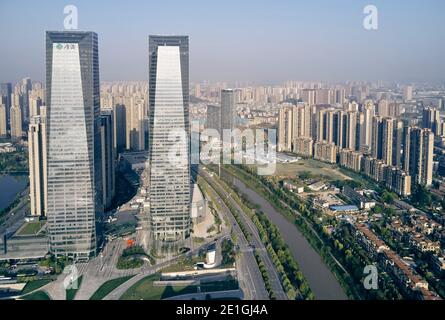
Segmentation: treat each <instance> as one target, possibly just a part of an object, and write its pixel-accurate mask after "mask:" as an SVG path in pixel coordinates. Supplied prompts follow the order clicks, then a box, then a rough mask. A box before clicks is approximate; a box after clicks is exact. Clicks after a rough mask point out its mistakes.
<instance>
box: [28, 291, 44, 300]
mask: <svg viewBox="0 0 445 320" xmlns="http://www.w3.org/2000/svg"><path fill="white" fill-rule="evenodd" d="M22 299H23V300H51V298H50V297H49V296H48V294H47V293H46V292H45V291H36V292H34V293H31V294H28V295H26V296H24V297H22Z"/></svg>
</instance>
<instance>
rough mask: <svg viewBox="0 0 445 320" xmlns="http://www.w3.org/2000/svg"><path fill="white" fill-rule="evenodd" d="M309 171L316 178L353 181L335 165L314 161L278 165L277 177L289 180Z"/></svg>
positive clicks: (304, 160)
mask: <svg viewBox="0 0 445 320" xmlns="http://www.w3.org/2000/svg"><path fill="white" fill-rule="evenodd" d="M304 171H308V172H310V173H311V174H312V175H313V176H314V178H315V177H319V176H323V177H325V178H327V179H328V180H349V179H351V178H350V177H348V176H347V175H345V174H344V173H342V172H340V170H339V169H338V168H336V166H335V165H332V164H328V163H323V162H320V161H316V160H313V159H301V160H298V162H292V163H277V166H276V172H275V174H274V175H275V176H285V177H289V178H294V177H297V176H298V175H299V174H300V173H302V172H304Z"/></svg>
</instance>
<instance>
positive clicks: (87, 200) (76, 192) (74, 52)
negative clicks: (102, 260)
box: [46, 31, 103, 260]
mask: <svg viewBox="0 0 445 320" xmlns="http://www.w3.org/2000/svg"><path fill="white" fill-rule="evenodd" d="M46 88H47V91H46V94H47V99H46V101H47V166H48V167H47V179H48V181H47V184H48V185H47V188H48V189H47V218H48V231H49V239H50V250H51V252H52V253H53V254H55V255H67V256H72V257H74V258H77V259H82V260H83V259H88V258H89V257H90V256H92V255H94V254H95V253H96V246H97V240H98V237H97V234H98V232H97V231H98V226H97V222H98V221H100V218H101V216H102V213H103V208H102V186H101V184H102V178H101V175H102V171H101V148H100V108H99V95H100V92H99V57H98V46H97V35H96V34H95V33H93V32H78V31H63V32H47V33H46Z"/></svg>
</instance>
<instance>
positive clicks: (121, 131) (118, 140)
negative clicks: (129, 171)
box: [113, 103, 127, 152]
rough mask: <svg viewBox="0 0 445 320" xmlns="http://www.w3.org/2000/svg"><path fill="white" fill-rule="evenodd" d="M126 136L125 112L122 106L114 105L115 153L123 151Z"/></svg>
mask: <svg viewBox="0 0 445 320" xmlns="http://www.w3.org/2000/svg"><path fill="white" fill-rule="evenodd" d="M126 136H127V112H126V107H125V105H124V104H119V103H117V104H115V105H114V137H113V142H114V148H115V149H116V151H117V152H122V151H124V150H125V146H126Z"/></svg>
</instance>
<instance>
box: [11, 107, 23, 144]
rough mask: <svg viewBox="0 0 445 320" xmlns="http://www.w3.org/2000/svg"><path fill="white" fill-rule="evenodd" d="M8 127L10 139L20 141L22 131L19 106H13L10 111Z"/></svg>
mask: <svg viewBox="0 0 445 320" xmlns="http://www.w3.org/2000/svg"><path fill="white" fill-rule="evenodd" d="M10 117H11V118H10V126H11V138H12V139H13V140H20V139H22V136H23V129H22V121H23V118H22V110H21V109H20V106H19V105H13V106H12V107H11V109H10Z"/></svg>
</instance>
